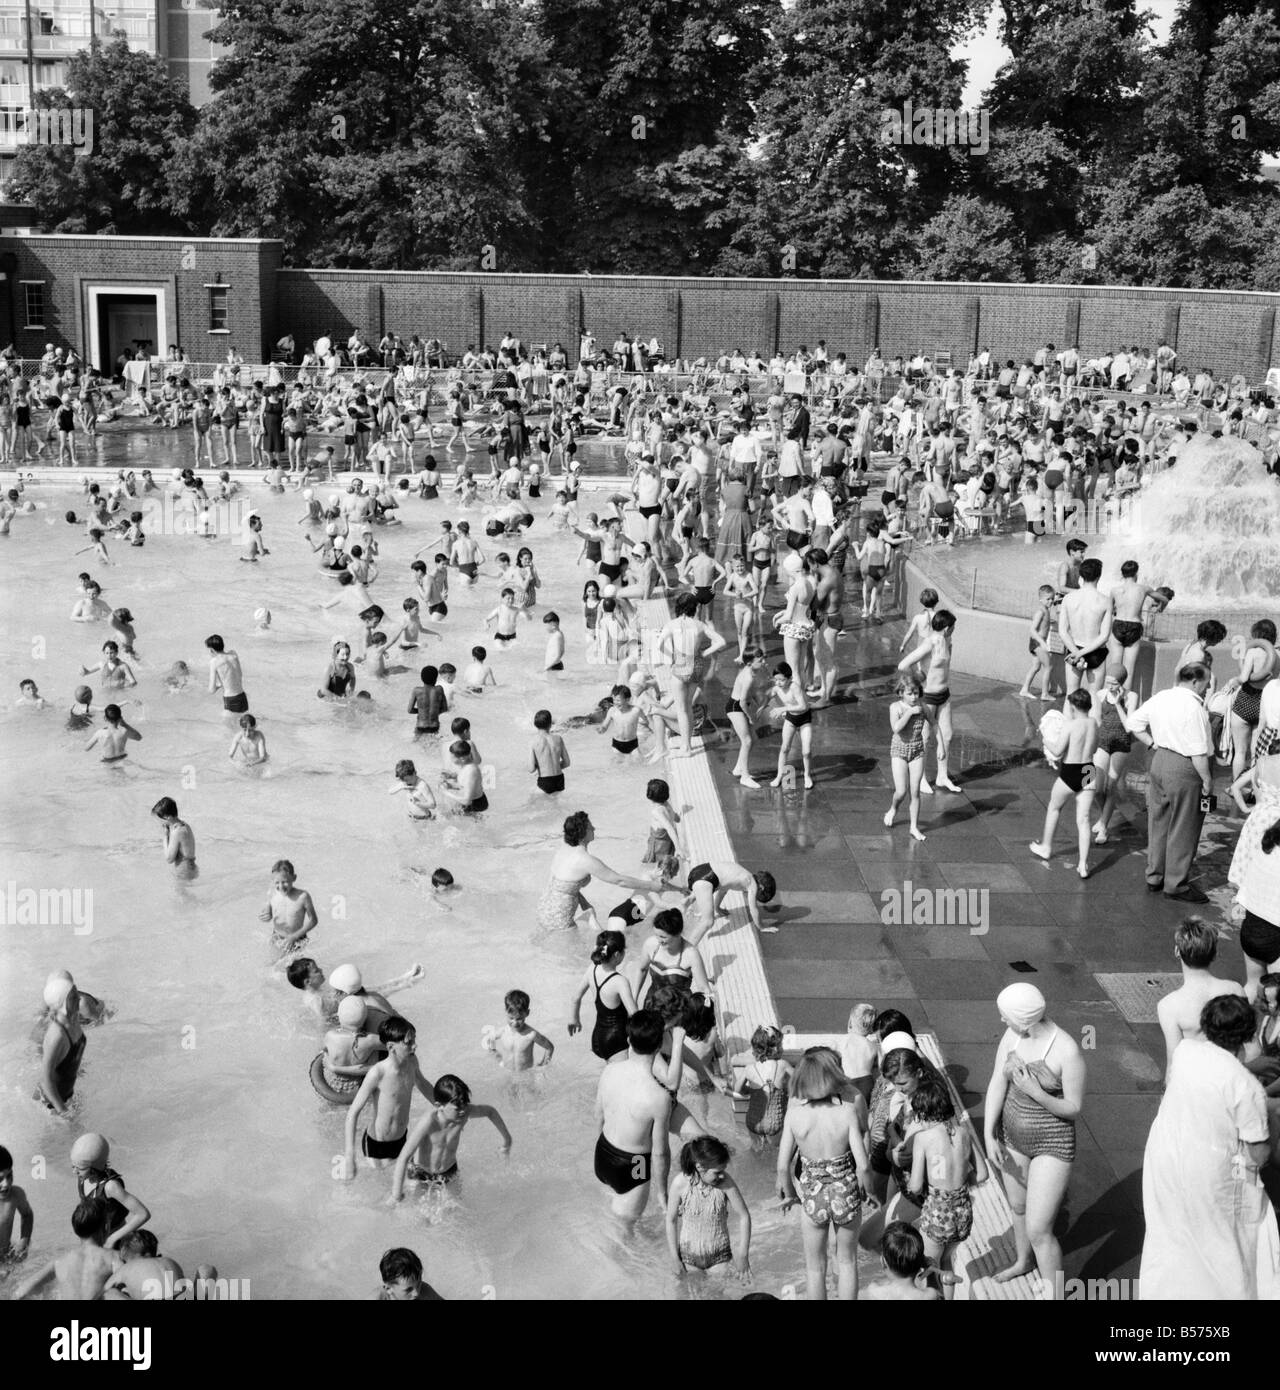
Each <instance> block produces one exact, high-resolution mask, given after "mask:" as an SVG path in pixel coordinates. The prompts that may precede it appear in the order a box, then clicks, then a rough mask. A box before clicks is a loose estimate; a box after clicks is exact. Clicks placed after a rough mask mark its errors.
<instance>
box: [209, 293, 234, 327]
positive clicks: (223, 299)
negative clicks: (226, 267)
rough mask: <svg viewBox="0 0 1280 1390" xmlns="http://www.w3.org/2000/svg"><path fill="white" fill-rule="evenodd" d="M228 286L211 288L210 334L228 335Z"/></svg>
mask: <svg viewBox="0 0 1280 1390" xmlns="http://www.w3.org/2000/svg"><path fill="white" fill-rule="evenodd" d="M227 288H228V287H227V286H226V285H210V286H209V332H210V333H227V332H230V329H229V328H228V326H227Z"/></svg>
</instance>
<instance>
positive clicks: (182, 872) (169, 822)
mask: <svg viewBox="0 0 1280 1390" xmlns="http://www.w3.org/2000/svg"><path fill="white" fill-rule="evenodd" d="M151 814H152V815H153V816H155V817H156V819H157V820H158V821H160V822H161V824H162V825H163V826H164V862H165V863H166V864H172V865H173V872H174V873H175V874H176V875H177V876H178V877H179V878H186V879H192V878H195V877H196V875H197V874H198V873H199V872H200V870H199V869H198V868H197V867H196V837H195V834H194V832H193V831H192V829H191V827H190V826H189V825H188V824H187V823H186V821H184V820H179V819H178V803H177V802H176V801H174V799H173V798H172V797H171V796H162V797H161V798H160V800H159V801H157V802H156V804H155V805H154V806H153V807H152V808H151Z"/></svg>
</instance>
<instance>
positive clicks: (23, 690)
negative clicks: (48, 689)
mask: <svg viewBox="0 0 1280 1390" xmlns="http://www.w3.org/2000/svg"><path fill="white" fill-rule="evenodd" d="M18 691H19V695H18V698H17V699H16V700H15V701H14V702H13V703H14V708H15V709H16V708H18V707H19V706H27V707H29V708H31V709H48V708H49V702H48V701H47V700H46V699H45V698H44V696H42V695H41V694H40V690H39V688H38V687H37V685H36V683H35V681H32V680H25V681H20V682H19V683H18Z"/></svg>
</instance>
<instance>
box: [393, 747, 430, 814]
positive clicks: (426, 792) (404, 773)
mask: <svg viewBox="0 0 1280 1390" xmlns="http://www.w3.org/2000/svg"><path fill="white" fill-rule="evenodd" d="M397 792H408V793H409V818H410V820H431V819H432V817H433V816H434V815H435V813H436V798H435V795H434V793H433V792H432V790H431V788H430V786H429V785H428V784H427V781H426V779H425V778H423V777H419V776H418V769H417V768H416V767H414V765H413V763H412V761H411V760H410V759H408V758H401V759H400V761H399V762H398V763H397V764H396V781H395V784H394V785H393V786H392V787H391V789H390V795H392V796H394V795H395V794H396V793H397Z"/></svg>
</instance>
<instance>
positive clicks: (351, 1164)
mask: <svg viewBox="0 0 1280 1390" xmlns="http://www.w3.org/2000/svg"><path fill="white" fill-rule="evenodd" d="M378 1039H379V1041H380V1042H381V1043H382V1045H383V1047H385V1048H386V1049H387V1056H386V1058H385V1059H384V1060H383V1061H381V1062H377V1063H375V1064H374V1065H373V1066H372V1067H371V1068H370V1069H369V1074H368V1075H367V1076H366V1077H365V1079H364V1081H363V1082H361V1084H360V1090H359V1091H358V1092H357V1093H356V1098H355V1100H354V1101H352V1103H351V1109H350V1110H348V1111H347V1122H346V1126H345V1129H344V1152H343V1160H342V1178H343V1180H344V1181H350V1180H351V1179H352V1178H354V1177H355V1175H356V1125H357V1123H358V1122H359V1119H360V1113H361V1111H362V1110H363V1109H364V1108H365V1106H366V1105H368V1104H369V1102H370V1101H373V1102H374V1117H373V1124H372V1125H371V1126H370V1127H369V1129H368V1130H366V1131H365V1134H364V1137H363V1138H362V1140H361V1143H360V1149H361V1152H362V1153H363V1154H364V1155H365V1157H366V1158H368V1159H370V1160H371V1161H372V1163H373V1164H374V1166H375V1167H379V1168H380V1167H382V1166H383V1165H384V1164H386V1163H388V1162H390V1161H391V1160H392V1159H394V1158H399V1157H400V1154H401V1151H402V1150H403V1149H404V1146H405V1144H404V1141H405V1138H406V1136H407V1134H408V1132H409V1105H410V1102H411V1101H412V1099H413V1092H414V1089H415V1088H416V1089H417V1090H419V1091H420V1092H421V1093H422V1094H423V1095H424V1096H425V1097H426V1098H427V1099H428V1100H432V1101H433V1100H434V1096H433V1094H432V1091H431V1088H430V1086H429V1085H428V1082H427V1079H426V1077H425V1076H423V1074H422V1071H421V1069H420V1068H419V1066H418V1058H417V1055H416V1053H417V1047H418V1035H417V1032H416V1031H415V1029H414V1027H413V1025H412V1024H411V1023H409V1022H408V1021H407V1020H406V1019H403V1018H388V1019H386V1020H384V1021H383V1023H382V1025H381V1026H380V1027H379V1029H378Z"/></svg>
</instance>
